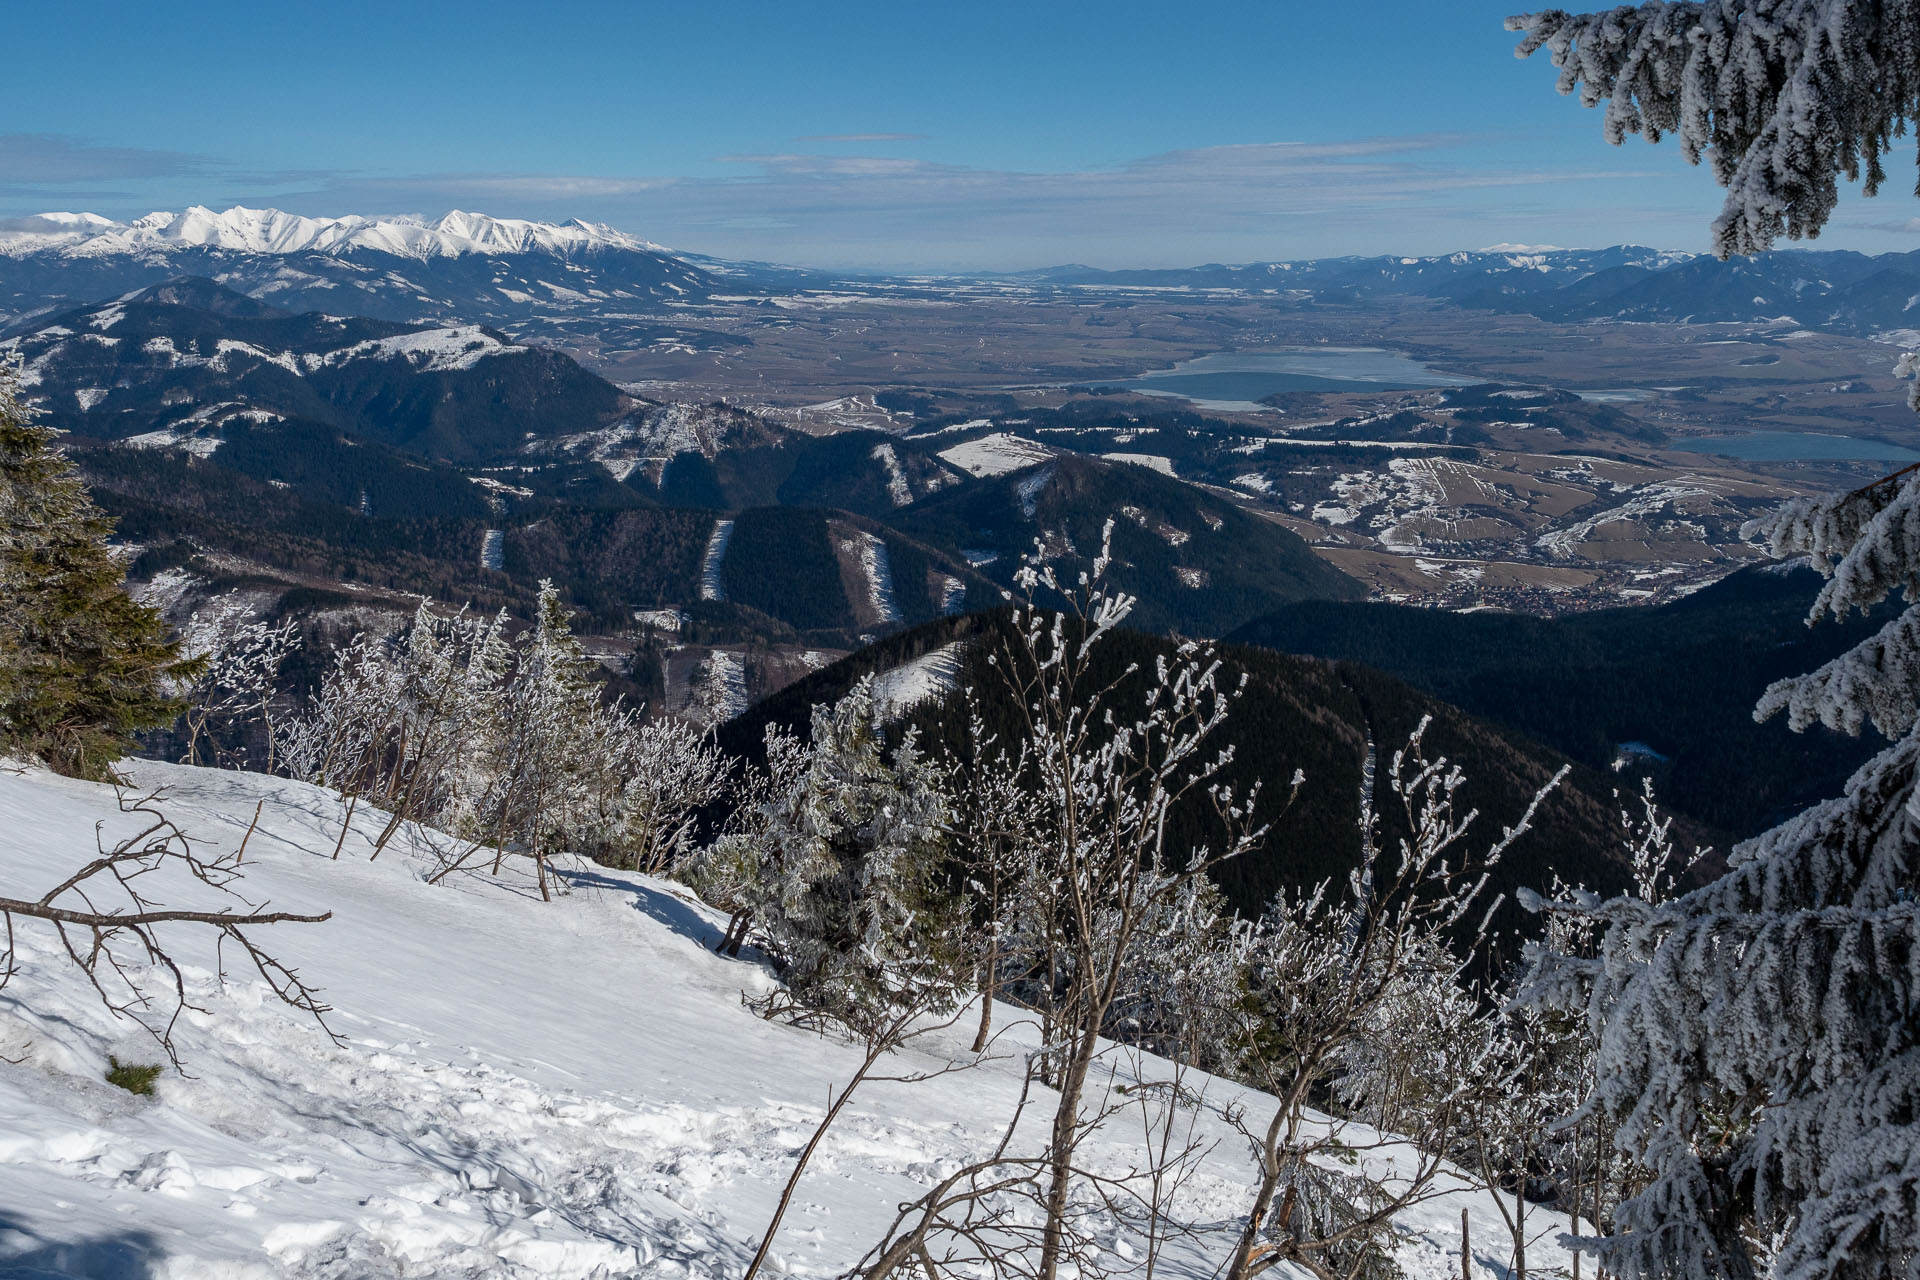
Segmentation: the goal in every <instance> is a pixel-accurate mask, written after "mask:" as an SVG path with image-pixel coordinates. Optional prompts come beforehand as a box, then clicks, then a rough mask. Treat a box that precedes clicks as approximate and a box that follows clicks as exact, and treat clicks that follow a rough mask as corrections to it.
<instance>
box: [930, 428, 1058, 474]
mask: <svg viewBox="0 0 1920 1280" xmlns="http://www.w3.org/2000/svg"><path fill="white" fill-rule="evenodd" d="M1053 455H1054V450H1052V449H1049V448H1048V447H1047V446H1046V445H1043V444H1040V443H1038V442H1036V441H1033V440H1028V439H1026V438H1025V437H1022V436H1016V435H1013V434H1012V433H1010V432H1005V431H1002V432H997V433H995V434H994V435H990V436H981V437H980V438H979V439H978V440H968V441H966V442H965V443H964V444H956V445H954V446H952V447H951V448H947V449H942V450H940V456H941V457H942V458H943V459H945V460H946V461H947V462H950V463H952V464H953V465H954V466H956V467H959V468H960V469H961V470H962V471H965V472H966V473H967V474H969V475H972V476H1003V475H1006V474H1007V473H1008V472H1009V471H1018V470H1020V469H1021V468H1022V467H1030V466H1032V465H1033V464H1034V463H1036V462H1045V461H1046V460H1047V459H1048V458H1051V457H1053Z"/></svg>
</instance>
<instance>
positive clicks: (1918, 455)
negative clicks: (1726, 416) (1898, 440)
mask: <svg viewBox="0 0 1920 1280" xmlns="http://www.w3.org/2000/svg"><path fill="white" fill-rule="evenodd" d="M1668 447H1669V448H1673V449H1678V450H1681V451H1682V452H1685V453H1714V454H1719V455H1720V456H1721V457H1723V458H1739V459H1741V460H1743V461H1746V462H1920V451H1915V450H1913V449H1909V448H1906V447H1905V446H1903V445H1897V444H1886V443H1883V442H1882V441H1879V440H1861V439H1858V438H1856V437H1854V436H1828V435H1819V434H1817V433H1814V432H1806V431H1748V432H1745V433H1743V434H1741V435H1737V436H1704V437H1696V438H1695V439H1692V440H1676V441H1675V442H1674V443H1673V444H1671V445H1669V446H1668Z"/></svg>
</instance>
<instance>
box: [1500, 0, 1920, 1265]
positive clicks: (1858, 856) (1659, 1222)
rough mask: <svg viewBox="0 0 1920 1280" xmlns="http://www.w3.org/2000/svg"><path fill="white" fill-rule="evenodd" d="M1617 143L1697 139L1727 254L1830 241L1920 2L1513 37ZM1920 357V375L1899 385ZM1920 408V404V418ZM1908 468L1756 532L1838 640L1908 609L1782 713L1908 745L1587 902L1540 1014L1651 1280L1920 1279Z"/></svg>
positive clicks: (1894, 127)
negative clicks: (1658, 894) (1592, 1117)
mask: <svg viewBox="0 0 1920 1280" xmlns="http://www.w3.org/2000/svg"><path fill="white" fill-rule="evenodd" d="M1509 26H1510V27H1511V28H1512V29H1515V30H1521V31H1524V32H1525V33H1526V36H1525V39H1524V41H1523V42H1522V44H1521V46H1520V49H1519V52H1520V53H1521V54H1522V55H1523V56H1524V55H1526V54H1529V53H1532V52H1533V51H1535V50H1536V49H1539V48H1542V47H1544V48H1546V49H1547V50H1548V51H1549V52H1550V54H1551V56H1552V58H1553V61H1554V63H1555V65H1557V66H1559V67H1560V69H1561V74H1560V88H1561V90H1562V91H1563V92H1571V91H1572V90H1574V89H1576V88H1577V89H1579V90H1580V92H1581V95H1582V98H1583V100H1584V101H1585V102H1587V103H1588V104H1589V105H1598V104H1600V103H1602V102H1605V103H1606V104H1607V115H1606V131H1607V136H1608V137H1609V138H1610V139H1611V140H1613V141H1618V140H1620V138H1621V137H1623V136H1624V135H1625V134H1626V133H1628V132H1643V133H1645V134H1647V136H1649V137H1650V138H1654V139H1657V138H1658V137H1659V136H1660V135H1661V134H1662V133H1665V132H1674V133H1677V134H1678V135H1679V137H1680V141H1681V145H1682V147H1683V148H1684V149H1685V150H1686V152H1687V154H1688V156H1689V157H1690V158H1698V157H1699V156H1701V155H1702V154H1706V155H1708V157H1709V158H1710V160H1711V163H1712V165H1713V168H1714V172H1715V176H1716V177H1717V178H1718V179H1719V180H1720V181H1721V183H1722V184H1723V185H1725V186H1726V188H1727V203H1726V207H1725V209H1724V210H1723V211H1722V213H1721V214H1720V216H1719V218H1718V219H1717V220H1716V221H1715V223H1714V248H1715V250H1716V252H1718V253H1720V254H1721V255H1722V256H1725V255H1727V254H1730V253H1752V252H1757V251H1759V250H1762V249H1765V248H1767V247H1768V246H1769V245H1770V244H1771V243H1772V242H1773V241H1774V239H1775V238H1776V237H1778V236H1780V235H1782V234H1785V235H1789V236H1811V235H1814V234H1816V233H1817V232H1818V231H1819V230H1820V228H1821V227H1822V226H1823V225H1824V224H1825V223H1826V221H1827V219H1828V217H1829V215H1830V214H1831V213H1832V211H1833V208H1834V204H1835V201H1836V199H1837V195H1838V179H1839V178H1840V177H1841V176H1845V177H1847V178H1849V179H1853V178H1856V177H1858V178H1860V179H1862V180H1863V185H1864V187H1865V189H1866V191H1867V192H1868V194H1871V193H1872V192H1873V191H1874V190H1875V189H1876V188H1877V187H1878V186H1879V185H1880V183H1881V182H1882V180H1883V179H1884V176H1885V175H1884V172H1883V170H1882V167H1881V163H1880V157H1881V156H1882V154H1883V153H1885V152H1886V151H1888V150H1889V149H1890V147H1891V143H1892V139H1893V138H1894V137H1896V136H1899V135H1900V134H1902V133H1903V132H1904V131H1905V129H1906V127H1907V124H1908V122H1909V120H1910V119H1912V118H1913V117H1914V116H1915V114H1916V110H1915V104H1916V95H1917V94H1920V6H1916V5H1914V4H1912V3H1898V4H1894V3H1874V2H1871V0H1771V2H1769V0H1710V2H1708V3H1684V4H1679V3H1674V4H1661V3H1653V4H1646V5H1642V6H1640V7H1639V8H1634V9H1628V8H1620V9H1615V10H1611V11H1608V12H1605V13H1598V14H1589V15H1582V16H1575V15H1570V14H1567V13H1565V12H1562V11H1558V10H1554V11H1549V12H1543V13H1537V14H1532V15H1526V16H1522V17H1519V18H1514V19H1511V20H1510V21H1509ZM1917 367H1920V360H1917V359H1916V357H1915V356H1914V355H1912V354H1909V355H1908V356H1907V357H1905V358H1904V359H1903V360H1902V361H1901V365H1900V371H1901V372H1903V373H1907V374H1909V375H1911V374H1913V373H1914V372H1915V371H1916V368H1917ZM1916 407H1920V404H1917V405H1916ZM1916 474H1917V473H1915V472H1913V471H1911V470H1910V471H1908V472H1906V473H1902V474H1898V475H1895V476H1892V477H1889V478H1888V479H1887V480H1885V481H1882V482H1880V483H1877V484H1873V485H1869V486H1867V487H1866V488H1864V489H1860V490H1856V491H1855V492H1852V493H1847V494H1840V495H1835V496H1831V497H1827V498H1821V499H1801V500H1796V501H1794V502H1791V503H1789V504H1787V506H1785V507H1784V508H1783V509H1782V510H1781V511H1779V512H1778V513H1777V514H1775V515H1774V516H1772V517H1770V518H1768V519H1764V520H1760V521H1756V522H1754V523H1753V524H1752V525H1750V526H1749V530H1748V532H1749V534H1750V535H1759V536H1763V537H1764V538H1765V539H1766V541H1767V543H1768V545H1769V547H1770V548H1771V550H1772V551H1773V553H1774V554H1775V555H1778V556H1805V557H1807V558H1809V560H1810V561H1811V562H1812V563H1813V564H1814V566H1815V567H1816V568H1818V569H1820V570H1821V572H1822V573H1824V574H1825V575H1826V576H1827V579H1828V581H1827V585H1826V587H1825V589H1824V590H1823V591H1822V592H1821V594H1820V596H1819V598H1818V600H1817V602H1816V603H1815V606H1814V610H1813V615H1812V619H1810V620H1817V619H1819V618H1820V617H1823V616H1826V615H1829V614H1831V615H1833V616H1836V617H1838V616H1843V615H1845V614H1846V613H1847V612H1848V611H1849V610H1852V609H1861V610H1866V609H1869V608H1872V607H1873V606H1875V605H1878V604H1880V603H1882V602H1883V601H1885V600H1886V599H1887V598H1888V596H1889V595H1890V594H1891V593H1892V592H1893V591H1894V590H1895V589H1896V588H1898V589H1900V590H1901V591H1902V592H1903V599H1904V603H1905V605H1906V607H1905V608H1904V610H1903V611H1902V612H1900V613H1899V614H1898V615H1897V616H1896V617H1894V618H1893V619H1892V620H1891V621H1889V622H1888V623H1887V624H1886V625H1885V626H1884V627H1882V628H1881V630H1880V631H1879V633H1878V634H1876V635H1875V636H1873V637H1871V638H1870V639H1868V640H1866V641H1864V642H1862V643H1861V644H1859V645H1858V646H1856V647H1855V648H1854V649H1852V650H1851V651H1849V652H1848V653H1846V654H1843V655H1841V656H1840V657H1838V658H1836V659H1834V660H1833V661H1832V662H1829V663H1828V664H1826V665H1825V666H1824V667H1822V668H1820V669H1819V670H1818V671H1815V672H1813V673H1811V674H1808V675H1805V676H1801V677H1797V678H1794V679H1790V680H1785V681H1781V682H1780V683H1778V684H1776V685H1775V686H1773V688H1771V689H1769V690H1768V691H1767V694H1766V696H1765V698H1764V699H1763V700H1762V702H1761V704H1760V707H1759V709H1758V711H1757V714H1758V715H1760V716H1762V717H1764V716H1767V715H1770V714H1774V713H1777V712H1779V711H1785V712H1787V714H1788V719H1789V723H1790V724H1792V725H1793V726H1794V727H1795V728H1802V727H1804V726H1806V725H1809V724H1814V723H1820V724H1825V725H1827V726H1829V727H1831V728H1834V729H1838V730H1842V731H1845V732H1851V733H1857V732H1859V730H1860V729H1861V728H1862V727H1863V725H1865V724H1868V723H1871V724H1872V725H1873V726H1874V727H1875V728H1877V729H1878V730H1879V731H1880V732H1882V733H1884V734H1886V735H1887V736H1888V737H1889V738H1890V739H1891V740H1892V745H1890V746H1889V747H1888V748H1887V749H1886V750H1885V751H1882V752H1881V753H1880V754H1879V755H1878V756H1876V757H1875V758H1874V759H1873V760H1871V761H1869V762H1868V763H1867V764H1866V765H1865V766H1863V767H1862V768H1861V769H1860V770H1859V772H1857V773H1856V774H1855V775H1854V776H1853V777H1852V778H1851V779H1849V780H1848V783H1847V786H1846V792H1845V794H1844V795H1842V796H1841V797H1839V798H1837V799H1834V800H1830V801H1827V802H1825V803H1823V804H1820V805H1817V806H1815V807H1814V808H1812V809H1810V810H1808V811H1807V812H1805V813H1803V814H1801V815H1800V816H1798V817H1796V818H1794V819H1792V820H1791V821H1789V822H1786V823H1784V824H1782V825H1781V826H1779V827H1777V828H1775V829H1774V830H1772V831H1769V832H1767V833H1766V834H1764V835H1762V836H1759V837H1757V838H1755V839H1753V840H1749V841H1747V842H1745V843H1744V844H1742V845H1740V846H1737V847H1736V848H1735V849H1734V851H1733V855H1732V859H1731V861H1732V866H1731V869H1730V870H1729V871H1728V872H1727V874H1726V875H1724V876H1722V877H1721V878H1720V879H1718V880H1716V881H1714V882H1713V883H1711V884H1709V885H1707V886H1705V887H1703V888H1700V889H1696V890H1694V891H1692V892H1690V893H1686V894H1683V895H1681V896H1679V897H1678V898H1675V899H1673V900H1672V901H1670V902H1665V903H1650V902H1647V901H1645V900H1644V899H1643V898H1642V897H1640V896H1638V895H1633V896H1623V897H1620V898H1616V899H1612V900H1608V901H1604V902H1603V901H1600V900H1598V899H1596V898H1593V897H1592V896H1590V895H1577V896H1576V897H1575V899H1574V901H1573V902H1572V903H1570V904H1564V905H1565V906H1566V907H1570V908H1571V909H1573V910H1576V911H1579V912H1583V913H1585V914H1587V915H1588V916H1590V917H1591V919H1592V921H1593V923H1594V925H1595V926H1596V928H1597V929H1598V931H1599V945H1598V951H1597V954H1596V955H1595V956H1594V957H1593V958H1591V959H1583V958H1579V957H1573V956H1566V955H1553V954H1546V955H1541V956H1539V957H1537V964H1538V969H1537V972H1536V976H1535V982H1534V986H1533V991H1534V994H1535V995H1536V997H1537V998H1540V999H1543V1000H1547V1001H1550V1002H1557V1003H1560V1004H1562V1005H1567V1006H1575V1007H1580V1006H1583V1007H1584V1008H1585V1010H1586V1012H1587V1016H1588V1017H1589V1018H1590V1020H1591V1023H1592V1025H1593V1027H1594V1029H1595V1033H1596V1035H1597V1036H1598V1039H1599V1046H1598V1051H1597V1052H1598V1083H1597V1085H1596V1088H1595V1090H1594V1093H1593V1095H1592V1097H1591V1098H1590V1100H1589V1101H1588V1103H1587V1108H1588V1110H1589V1111H1592V1112H1597V1113H1599V1114H1601V1115H1603V1116H1605V1117H1607V1118H1608V1119H1609V1120H1611V1121H1613V1122H1615V1123H1617V1125H1618V1129H1617V1131H1616V1141H1617V1143H1618V1144H1619V1145H1620V1146H1621V1147H1622V1148H1623V1149H1624V1150H1625V1151H1627V1152H1628V1153H1630V1154H1631V1155H1632V1156H1633V1157H1634V1158H1635V1159H1637V1160H1638V1161H1639V1162H1640V1163H1641V1164H1642V1165H1644V1166H1645V1167H1646V1169H1647V1171H1648V1172H1649V1174H1650V1178H1649V1180H1648V1181H1647V1183H1646V1184H1645V1185H1644V1186H1643V1187H1642V1188H1641V1189H1640V1190H1639V1191H1638V1193H1637V1194H1635V1195H1633V1196H1631V1197H1629V1198H1628V1199H1626V1200H1624V1201H1622V1202H1621V1203H1620V1204H1619V1205H1618V1206H1617V1207H1616V1209H1615V1215H1614V1223H1613V1232H1612V1234H1611V1235H1609V1236H1608V1237H1606V1238H1604V1239H1601V1240H1598V1241H1593V1242H1589V1243H1590V1246H1591V1248H1592V1249H1593V1251H1594V1252H1596V1253H1599V1254H1600V1255H1601V1256H1602V1257H1603V1258H1605V1259H1606V1260H1607V1262H1608V1265H1609V1268H1610V1269H1611V1270H1612V1271H1613V1272H1614V1273H1615V1274H1618V1275H1620V1276H1622V1277H1625V1278H1627V1280H1634V1278H1636V1277H1688V1278H1692V1277H1702V1278H1705V1277H1749V1276H1755V1275H1758V1274H1762V1273H1766V1274H1770V1275H1771V1276H1772V1277H1774V1278H1775V1280H1826V1278H1829V1277H1832V1278H1834V1280H1839V1278H1840V1277H1845V1278H1846V1280H1893V1278H1894V1277H1905V1278H1908V1280H1911V1277H1913V1276H1914V1275H1916V1274H1920V1253H1917V1250H1920V1244H1917V1243H1916V1242H1917V1241H1920V1001H1917V1000H1916V987H1920V900H1917V899H1916V885H1920V792H1917V791H1916V786H1915V784H1916V781H1917V780H1920V727H1917V725H1916V720H1920V705H1917V704H1920V688H1916V676H1917V675H1920V616H1917V615H1916V613H1915V604H1916V602H1920V595H1916V590H1920V489H1916V485H1915V476H1916Z"/></svg>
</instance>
